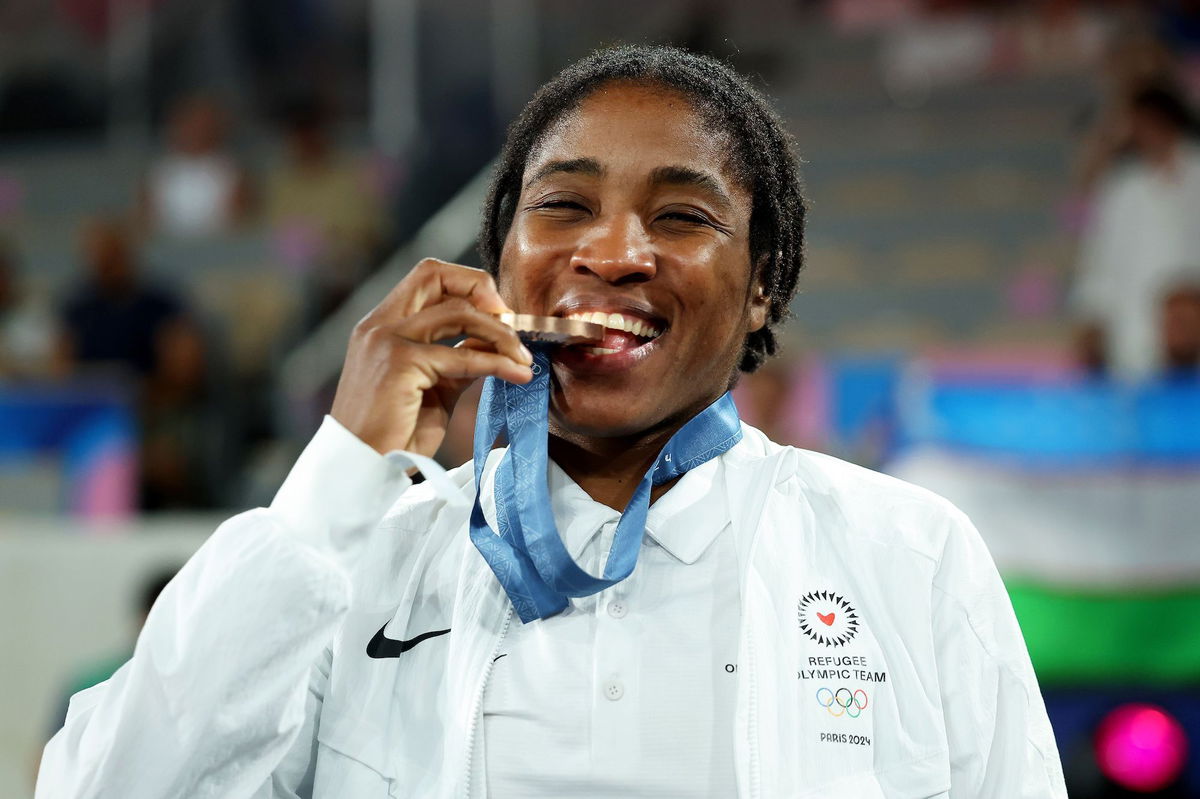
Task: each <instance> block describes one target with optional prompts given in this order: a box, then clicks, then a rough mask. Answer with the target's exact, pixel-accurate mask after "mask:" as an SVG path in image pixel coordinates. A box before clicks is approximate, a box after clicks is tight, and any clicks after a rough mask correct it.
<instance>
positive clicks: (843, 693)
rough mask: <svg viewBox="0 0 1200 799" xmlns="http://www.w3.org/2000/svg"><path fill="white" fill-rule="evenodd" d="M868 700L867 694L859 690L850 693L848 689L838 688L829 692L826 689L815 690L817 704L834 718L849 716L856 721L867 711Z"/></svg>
mask: <svg viewBox="0 0 1200 799" xmlns="http://www.w3.org/2000/svg"><path fill="white" fill-rule="evenodd" d="M868 702H869V699H868V698H867V692H866V691H864V690H863V689H861V688H859V689H857V690H854V691H851V690H850V689H849V688H839V689H837V690H836V691H831V690H830V689H828V688H818V689H817V704H818V705H820V706H821V707H823V708H825V709H826V710H828V711H829V715H831V716H833V717H834V718H841V717H842V716H849V717H850V718H852V719H856V718H858V717H859V716H861V715H862V712H863V711H864V710H866V709H867V704H868Z"/></svg>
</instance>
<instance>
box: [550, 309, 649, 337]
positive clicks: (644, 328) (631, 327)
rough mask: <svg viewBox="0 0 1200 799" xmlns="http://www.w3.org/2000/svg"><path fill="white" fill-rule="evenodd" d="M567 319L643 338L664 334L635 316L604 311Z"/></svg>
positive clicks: (580, 314) (569, 315) (583, 313)
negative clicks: (602, 326)
mask: <svg viewBox="0 0 1200 799" xmlns="http://www.w3.org/2000/svg"><path fill="white" fill-rule="evenodd" d="M566 318H567V319H577V320H579V321H581V322H590V323H591V324H594V325H604V326H605V327H607V328H608V329H609V330H624V331H625V332H626V333H632V334H633V335H635V336H639V337H641V338H657V337H658V336H659V334H660V333H661V332H662V331H660V330H657V329H655V328H654V327H652V326H651V325H649V324H648V323H646V322H644V321H642V320H641V319H638V318H636V317H633V316H624V315H623V314H619V313H605V312H603V311H590V312H588V311H584V312H581V313H571V314H567V316H566Z"/></svg>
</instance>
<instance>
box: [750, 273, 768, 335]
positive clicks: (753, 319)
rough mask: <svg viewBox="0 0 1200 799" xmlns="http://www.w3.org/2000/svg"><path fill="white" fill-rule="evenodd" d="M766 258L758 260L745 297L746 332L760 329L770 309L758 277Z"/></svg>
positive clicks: (764, 290)
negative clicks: (748, 291)
mask: <svg viewBox="0 0 1200 799" xmlns="http://www.w3.org/2000/svg"><path fill="white" fill-rule="evenodd" d="M765 261H766V259H765V258H764V259H763V260H762V261H760V262H759V264H758V268H757V269H755V270H754V274H755V277H754V278H753V280H752V282H751V284H750V295H749V297H747V299H746V311H747V313H746V333H754V332H756V331H758V330H762V329H763V327H765V326H766V324H767V313H768V312H769V311H770V309H771V298H770V297H768V296H767V290H766V288H765V287H764V286H763V282H762V278H760V277H758V275H761V274H762V272H763V267H764V266H766V263H765Z"/></svg>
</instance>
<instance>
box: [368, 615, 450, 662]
mask: <svg viewBox="0 0 1200 799" xmlns="http://www.w3.org/2000/svg"><path fill="white" fill-rule="evenodd" d="M386 629H387V622H384V623H383V626H382V627H380V628H379V632H377V633H375V637H374V638H372V639H371V641H370V643H368V644H367V657H373V658H377V659H382V658H398V657H400V656H401V655H403V654H404V653H405V652H407V651H408V650H410V649H412V648H413V647H414V646H416V645H417V644H419V643H421V642H422V641H427V640H429V639H430V638H437V637H438V636H439V635H445V634H446V633H448V632H450V631H449V630H430V631H429V632H427V633H421V634H420V635H418V636H417V637H415V638H410V639H408V640H407V641H398V640H396V639H395V638H388V637H387V636H386V635H384V634H383V631H384V630H386Z"/></svg>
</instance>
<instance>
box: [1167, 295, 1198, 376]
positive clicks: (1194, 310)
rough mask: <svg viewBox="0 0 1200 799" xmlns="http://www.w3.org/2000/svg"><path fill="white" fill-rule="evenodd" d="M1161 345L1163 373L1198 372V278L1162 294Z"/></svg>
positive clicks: (1182, 374) (1179, 374)
mask: <svg viewBox="0 0 1200 799" xmlns="http://www.w3.org/2000/svg"><path fill="white" fill-rule="evenodd" d="M1162 346H1163V360H1164V362H1165V365H1166V368H1167V374H1169V375H1171V376H1174V377H1195V376H1198V375H1200V281H1197V282H1193V283H1183V284H1176V285H1175V286H1174V287H1172V288H1171V289H1170V290H1169V291H1168V292H1167V293H1166V296H1165V297H1164V298H1163V304H1162Z"/></svg>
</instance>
